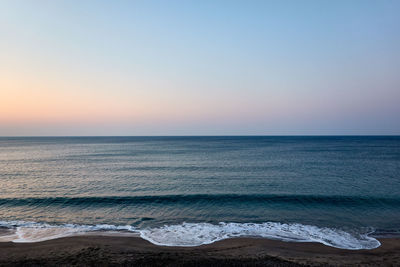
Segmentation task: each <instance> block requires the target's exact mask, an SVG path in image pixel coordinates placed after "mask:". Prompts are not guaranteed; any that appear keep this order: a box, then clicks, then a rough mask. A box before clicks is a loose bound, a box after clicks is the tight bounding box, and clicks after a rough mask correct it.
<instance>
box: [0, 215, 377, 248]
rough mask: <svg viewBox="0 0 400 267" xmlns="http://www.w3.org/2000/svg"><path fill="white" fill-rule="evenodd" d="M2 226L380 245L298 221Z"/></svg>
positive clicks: (176, 239)
mask: <svg viewBox="0 0 400 267" xmlns="http://www.w3.org/2000/svg"><path fill="white" fill-rule="evenodd" d="M0 227H3V228H6V229H8V230H9V231H8V232H6V233H5V234H3V235H2V236H0V241H3V242H6V241H8V242H9V241H12V242H40V241H45V240H50V239H55V238H60V237H66V236H73V235H81V234H88V233H90V232H96V231H107V232H113V231H127V232H130V233H137V234H139V235H140V237H142V238H143V239H146V240H148V241H150V242H151V243H153V244H156V245H162V246H199V245H203V244H210V243H213V242H215V241H219V240H223V239H227V238H234V237H263V238H269V239H277V240H283V241H291V242H319V243H322V244H325V245H327V246H332V247H336V248H342V249H351V250H357V249H373V248H377V247H379V246H380V242H379V241H378V240H377V239H375V238H373V237H370V236H369V235H368V234H369V233H364V234H352V233H349V232H346V231H343V230H339V229H333V228H321V227H317V226H312V225H303V224H297V223H294V224H285V223H277V222H265V223H233V222H231V223H225V222H221V223H219V224H210V223H182V224H176V225H165V226H162V227H156V228H146V229H137V228H135V227H133V226H130V225H124V226H116V225H108V224H100V225H77V224H63V225H50V224H47V223H35V222H22V221H11V222H7V221H0Z"/></svg>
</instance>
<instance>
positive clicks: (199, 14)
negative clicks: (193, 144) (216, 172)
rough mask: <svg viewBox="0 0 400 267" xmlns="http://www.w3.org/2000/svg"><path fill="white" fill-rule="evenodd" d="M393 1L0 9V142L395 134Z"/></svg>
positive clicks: (397, 7)
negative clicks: (60, 138) (32, 138)
mask: <svg viewBox="0 0 400 267" xmlns="http://www.w3.org/2000/svg"><path fill="white" fill-rule="evenodd" d="M399 11H400V2H399V1H332V2H328V1H325V2H322V1H302V2H300V1H285V2H282V1H250V2H247V1H201V2H200V1H198V2H196V1H168V2H163V1H132V2H130V1H113V2H105V1H35V2H33V1H7V0H6V1H2V2H1V3H0V34H1V37H0V38H1V41H0V59H1V60H0V136H205V135H208V136H215V135H217V136H240V135H260V136H263V135H266V136H277V135H278V136H279V135H283V136H287V135H300V136H301V135H312V136H315V135H400V116H399V114H400V105H399V100H400V75H399V69H400V49H399V47H400V16H399V15H398V14H399Z"/></svg>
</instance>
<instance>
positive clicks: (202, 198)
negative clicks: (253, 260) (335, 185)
mask: <svg viewBox="0 0 400 267" xmlns="http://www.w3.org/2000/svg"><path fill="white" fill-rule="evenodd" d="M207 202H209V203H229V202H240V203H264V204H302V205H333V206H347V205H352V206H369V207H379V206H382V205H385V206H399V205H400V198H391V197H359V196H320V195H264V194H253V195H245V194H193V195H148V196H104V197H46V198H34V197H31V198H0V206H23V205H29V206H42V205H45V206H47V205H70V206H77V205H82V204H84V205H115V204H122V205H124V204H125V205H129V204H153V203H155V204H172V203H184V204H187V203H207Z"/></svg>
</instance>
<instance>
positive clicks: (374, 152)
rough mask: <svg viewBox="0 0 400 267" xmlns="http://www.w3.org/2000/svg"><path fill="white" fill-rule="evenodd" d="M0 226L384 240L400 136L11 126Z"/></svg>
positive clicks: (185, 236) (366, 243) (174, 235)
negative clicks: (63, 130) (65, 132)
mask: <svg viewBox="0 0 400 267" xmlns="http://www.w3.org/2000/svg"><path fill="white" fill-rule="evenodd" d="M0 226H2V227H3V228H4V229H6V230H7V231H5V232H6V234H5V235H4V236H3V240H5V241H9V240H12V241H15V242H32V241H40V240H45V239H49V238H54V237H58V236H64V235H72V234H77V233H81V232H87V231H98V230H102V231H104V230H108V231H126V232H132V233H133V232H135V233H137V234H140V235H141V236H142V237H143V238H146V239H148V240H150V241H151V242H153V243H156V244H161V245H188V246H189V245H199V244H203V243H210V242H213V241H215V240H219V239H223V238H229V237H235V236H263V237H268V238H276V239H282V240H289V241H317V242H321V243H324V244H327V245H331V246H335V247H341V248H349V249H359V248H373V247H377V246H379V242H378V241H377V240H376V239H375V238H373V237H374V236H375V237H376V236H382V235H399V233H400V137H30V138H6V137H2V138H0ZM54 233H56V234H54ZM0 240H1V237H0Z"/></svg>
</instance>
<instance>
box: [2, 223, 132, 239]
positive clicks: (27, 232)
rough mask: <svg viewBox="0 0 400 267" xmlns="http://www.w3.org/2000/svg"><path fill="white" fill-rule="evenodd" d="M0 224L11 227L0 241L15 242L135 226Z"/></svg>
mask: <svg viewBox="0 0 400 267" xmlns="http://www.w3.org/2000/svg"><path fill="white" fill-rule="evenodd" d="M0 226H2V227H7V228H10V227H11V229H10V230H11V231H9V232H7V233H6V234H5V235H1V236H0V242H15V243H33V242H40V241H46V240H51V239H56V238H61V237H68V236H76V235H84V234H87V233H92V232H95V231H107V232H112V231H130V232H134V231H135V228H134V227H133V226H130V225H125V226H116V225H109V224H98V225H79V224H63V225H50V224H47V223H35V222H24V221H11V222H5V221H0Z"/></svg>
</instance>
